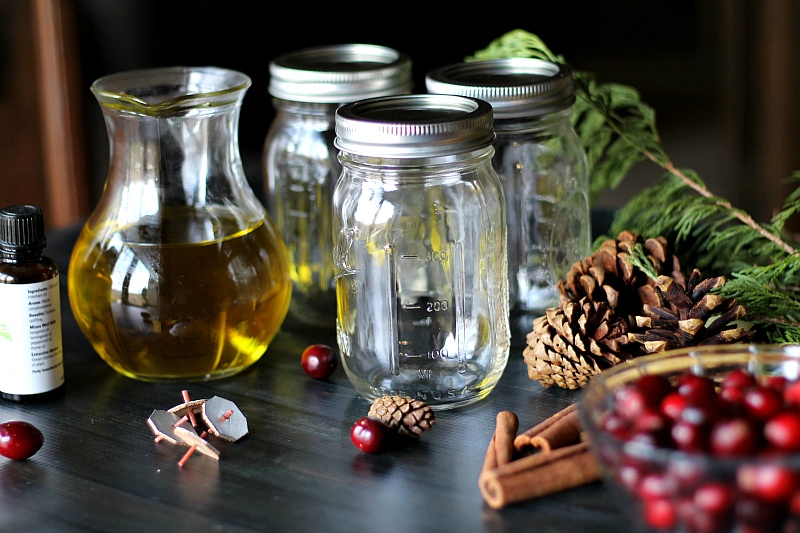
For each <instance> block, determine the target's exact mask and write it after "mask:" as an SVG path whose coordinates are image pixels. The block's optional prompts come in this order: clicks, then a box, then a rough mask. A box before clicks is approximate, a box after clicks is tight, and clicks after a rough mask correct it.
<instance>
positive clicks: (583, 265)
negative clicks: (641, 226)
mask: <svg viewBox="0 0 800 533" xmlns="http://www.w3.org/2000/svg"><path fill="white" fill-rule="evenodd" d="M635 246H642V247H643V249H644V251H645V253H646V255H647V259H648V260H650V262H651V263H652V264H653V267H654V269H655V271H656V274H658V275H667V276H671V277H672V278H673V279H676V280H679V281H681V282H682V281H683V276H682V274H681V267H680V261H679V260H678V257H677V256H675V255H673V254H672V253H671V252H670V250H669V248H668V245H667V240H666V239H665V238H664V237H658V238H654V239H647V240H645V239H643V238H642V237H640V236H638V235H634V234H633V233H631V232H629V231H623V232H622V233H620V234H619V236H618V237H617V238H616V239H607V240H606V241H604V242H603V243H602V244H601V245H600V248H598V249H597V250H596V251H595V252H593V253H592V254H590V255H588V256H587V257H585V258H584V259H583V260H582V261H579V262H577V263H575V264H574V265H572V268H570V270H569V272H567V274H566V277H565V278H564V279H561V280H559V281H558V283H557V287H558V291H559V296H560V300H561V303H562V305H563V304H564V302H567V301H573V302H577V301H580V300H581V298H583V297H586V298H588V299H589V300H590V301H592V302H601V301H602V302H608V305H609V307H610V308H611V309H612V310H613V311H614V312H615V313H618V314H625V315H629V316H635V315H638V314H641V309H642V304H644V303H647V304H651V305H657V304H658V302H659V300H658V296H657V294H656V290H655V283H654V282H653V280H652V279H651V278H649V277H648V276H647V274H646V273H644V272H642V270H640V269H639V268H637V267H636V266H635V265H634V264H633V262H631V255H632V254H633V248H634V247H635Z"/></svg>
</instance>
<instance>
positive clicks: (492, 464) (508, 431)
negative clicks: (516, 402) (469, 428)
mask: <svg viewBox="0 0 800 533" xmlns="http://www.w3.org/2000/svg"><path fill="white" fill-rule="evenodd" d="M518 429H519V419H518V418H517V415H516V414H514V413H512V412H511V411H500V412H499V413H497V416H496V417H495V430H494V433H493V434H492V438H491V440H490V441H489V447H488V448H487V449H486V457H485V458H484V459H483V468H482V469H481V477H482V476H483V475H484V473H486V472H489V471H490V470H492V469H494V468H497V467H498V466H500V465H504V464H507V463H509V462H511V461H513V460H514V452H515V449H514V438H515V436H516V435H517V430H518Z"/></svg>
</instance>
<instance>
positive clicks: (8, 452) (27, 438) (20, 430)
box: [0, 420, 44, 461]
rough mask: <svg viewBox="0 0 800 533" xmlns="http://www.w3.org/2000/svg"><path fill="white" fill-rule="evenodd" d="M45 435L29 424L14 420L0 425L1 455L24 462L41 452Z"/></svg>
mask: <svg viewBox="0 0 800 533" xmlns="http://www.w3.org/2000/svg"><path fill="white" fill-rule="evenodd" d="M43 444H44V435H42V432H41V431H39V430H38V429H37V428H36V426H34V425H33V424H29V423H28V422H22V421H19V420H12V421H9V422H3V423H2V424H0V455H2V456H3V457H8V458H9V459H13V460H14V461H24V460H25V459H27V458H29V457H31V456H32V455H33V454H35V453H36V452H38V451H39V449H40V448H41V447H42V445H43Z"/></svg>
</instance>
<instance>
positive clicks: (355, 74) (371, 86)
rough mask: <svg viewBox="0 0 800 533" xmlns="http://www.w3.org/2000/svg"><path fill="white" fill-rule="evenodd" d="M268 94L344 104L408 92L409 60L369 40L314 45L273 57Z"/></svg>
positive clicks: (409, 89) (277, 96) (315, 101)
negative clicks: (370, 42) (362, 42)
mask: <svg viewBox="0 0 800 533" xmlns="http://www.w3.org/2000/svg"><path fill="white" fill-rule="evenodd" d="M269 73H270V82H269V93H270V94H271V95H272V96H274V97H276V98H282V99H284V100H293V101H297V102H310V103H322V104H328V103H329V104H344V103H348V102H355V101H356V100H362V99H366V98H374V97H378V96H389V95H392V94H403V93H408V92H410V91H411V87H412V80H411V59H410V58H409V57H408V56H407V55H406V54H404V53H402V52H398V51H397V50H394V49H392V48H387V47H385V46H379V45H372V44H341V45H330V46H318V47H313V48H306V49H303V50H297V51H295V52H290V53H288V54H284V55H282V56H279V57H277V58H276V59H274V60H273V61H272V62H270V65H269Z"/></svg>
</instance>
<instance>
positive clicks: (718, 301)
mask: <svg viewBox="0 0 800 533" xmlns="http://www.w3.org/2000/svg"><path fill="white" fill-rule="evenodd" d="M726 282H727V280H726V279H725V277H724V276H718V277H715V278H706V279H702V277H701V275H700V271H699V270H697V269H695V270H694V271H693V272H692V274H691V275H690V276H689V281H688V284H684V283H681V282H680V281H676V280H674V279H673V278H671V277H669V276H659V278H658V279H657V280H656V285H657V287H658V292H659V297H660V300H661V302H660V303H659V304H658V305H655V306H651V305H644V306H643V309H642V311H643V316H637V317H636V319H635V320H636V322H635V324H636V327H637V328H642V329H643V331H633V332H630V333H628V338H629V339H630V340H631V341H632V342H640V343H642V345H643V346H644V349H645V351H646V352H647V353H656V352H663V351H666V350H673V349H676V348H683V347H687V346H703V345H709V344H730V343H734V342H745V341H747V340H749V339H751V338H752V337H753V335H754V334H755V331H747V330H745V329H743V328H740V327H736V324H735V321H736V320H738V319H739V318H741V317H743V316H744V315H745V308H744V307H743V306H741V305H739V304H738V303H737V302H736V300H735V299H733V298H729V299H724V298H722V297H721V296H720V295H718V294H711V293H709V291H710V290H711V289H715V288H718V287H722V286H723V285H725V283H726Z"/></svg>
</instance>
